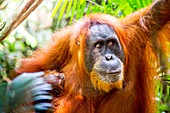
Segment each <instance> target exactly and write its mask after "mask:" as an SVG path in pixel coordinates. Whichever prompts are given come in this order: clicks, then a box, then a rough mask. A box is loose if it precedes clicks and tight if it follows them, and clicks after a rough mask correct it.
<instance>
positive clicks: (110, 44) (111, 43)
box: [107, 39, 116, 46]
mask: <svg viewBox="0 0 170 113" xmlns="http://www.w3.org/2000/svg"><path fill="white" fill-rule="evenodd" d="M115 43H116V41H115V40H113V39H111V40H109V41H108V43H107V44H108V46H113V45H114V44H115Z"/></svg>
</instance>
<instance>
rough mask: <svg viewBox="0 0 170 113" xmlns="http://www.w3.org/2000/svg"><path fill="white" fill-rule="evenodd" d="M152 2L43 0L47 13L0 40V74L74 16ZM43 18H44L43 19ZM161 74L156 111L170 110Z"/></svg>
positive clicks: (168, 79) (122, 11)
mask: <svg viewBox="0 0 170 113" xmlns="http://www.w3.org/2000/svg"><path fill="white" fill-rule="evenodd" d="M19 2H20V0H15V1H13V2H10V4H11V8H13V6H17V4H18V3H19ZM44 2H45V1H44ZM47 2H48V3H47ZM151 2H152V0H54V1H53V2H49V1H46V2H45V4H44V5H43V4H42V5H41V6H40V7H39V8H38V9H37V10H45V11H47V13H44V12H43V15H40V13H36V14H35V15H36V16H39V17H38V18H39V19H35V15H33V16H30V17H31V18H29V17H28V19H27V20H26V21H25V22H24V23H23V24H22V25H21V26H20V27H18V28H17V29H16V30H15V31H14V32H12V33H11V35H9V36H8V37H7V38H6V39H5V40H4V41H3V42H1V43H0V78H1V77H3V78H6V77H7V75H9V73H10V71H11V70H13V69H14V68H15V67H16V66H18V63H16V60H17V59H19V58H23V57H24V56H28V55H30V54H31V53H32V51H34V50H35V49H36V48H37V46H41V45H43V44H44V42H46V41H47V40H49V37H50V34H51V33H52V32H54V31H55V30H56V29H57V28H60V27H65V26H67V25H71V24H72V23H73V22H74V21H75V20H77V19H79V18H81V17H82V16H84V15H86V14H89V13H96V12H100V13H107V14H111V15H114V16H116V17H118V18H123V17H125V16H126V15H128V14H130V13H132V12H134V11H136V10H138V9H140V8H143V7H145V6H148V5H149V4H150V3H151ZM10 4H9V5H10ZM9 7H10V6H8V7H7V8H9ZM52 9H53V11H52ZM10 10H12V9H8V10H5V11H0V15H2V16H0V20H2V19H3V18H4V17H5V15H6V14H7V12H9V11H10ZM37 10H36V11H37ZM36 11H35V12H36ZM50 13H52V14H51V16H52V19H51V23H50V25H49V26H45V27H44V26H41V25H42V24H44V23H46V22H47V21H46V20H45V19H47V18H48V17H49V14H50ZM43 18H45V19H44V20H43ZM48 21H49V20H48ZM160 76H161V80H160V79H157V83H156V91H157V98H156V100H157V101H158V111H157V112H158V113H160V112H168V111H170V75H168V74H166V73H165V74H161V73H160ZM0 82H1V81H0Z"/></svg>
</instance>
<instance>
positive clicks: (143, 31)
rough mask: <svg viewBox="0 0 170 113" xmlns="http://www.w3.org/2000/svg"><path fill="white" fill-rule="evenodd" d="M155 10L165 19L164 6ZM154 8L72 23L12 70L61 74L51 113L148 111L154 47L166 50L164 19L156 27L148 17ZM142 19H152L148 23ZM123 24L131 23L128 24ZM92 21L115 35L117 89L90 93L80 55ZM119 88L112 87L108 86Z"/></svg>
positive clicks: (152, 106) (152, 102) (152, 107)
mask: <svg viewBox="0 0 170 113" xmlns="http://www.w3.org/2000/svg"><path fill="white" fill-rule="evenodd" d="M159 7H161V8H162V7H164V8H163V9H161V11H160V13H162V14H164V15H159V16H160V17H159V19H161V16H165V17H168V18H169V17H170V16H169V15H170V9H169V7H170V3H169V2H168V3H164V4H161V5H159ZM159 7H158V8H159ZM154 8H155V7H154ZM154 8H153V9H152V6H151V9H150V8H145V9H143V10H141V11H140V12H136V13H134V14H132V15H130V16H129V17H127V18H125V19H124V20H122V21H120V20H118V19H116V18H114V17H112V16H109V15H106V14H91V15H88V16H86V17H84V18H83V19H81V20H79V21H78V22H77V23H76V24H75V25H73V26H70V27H67V28H64V29H61V30H60V31H58V32H57V33H55V34H54V35H53V40H52V42H51V43H50V44H49V45H48V47H46V48H44V49H40V50H37V51H36V52H35V53H34V54H33V56H32V57H30V58H26V59H23V60H22V62H21V67H20V68H18V69H17V70H16V72H17V73H18V74H20V73H23V72H36V71H42V70H54V69H55V70H57V71H58V72H61V73H64V74H65V76H66V78H65V79H66V80H65V81H66V83H65V91H64V92H63V95H62V96H61V97H58V98H56V99H54V100H53V105H54V106H55V113H154V112H155V99H154V97H155V94H154V87H155V84H154V75H156V71H155V70H156V68H155V67H156V66H157V64H156V63H157V62H158V58H157V49H159V48H162V51H164V52H167V48H168V47H169V46H168V45H169V43H168V42H167V41H169V39H168V38H169V37H170V33H169V30H170V28H169V26H170V24H169V23H168V21H169V19H168V18H164V17H162V18H163V19H162V20H159V21H161V22H162V23H161V24H160V25H159V24H158V23H159V22H158V20H155V21H154V18H155V17H154V18H152V17H151V16H154V13H156V14H157V12H158V13H159V11H158V10H155V9H154ZM156 8H157V7H156ZM167 10H168V11H167ZM150 13H152V14H153V15H150ZM145 17H150V18H152V19H151V20H149V21H148V20H147V18H145ZM131 19H133V20H131ZM128 20H131V21H130V23H128ZM92 22H99V23H105V24H107V25H110V26H111V27H112V28H113V29H114V30H115V32H116V34H117V35H118V37H119V40H120V42H121V45H122V47H123V50H124V53H125V55H126V56H125V58H126V62H125V64H124V66H125V67H124V81H123V82H124V87H123V88H122V89H117V90H112V91H109V92H108V93H104V92H100V91H97V90H95V88H94V86H93V84H92V83H91V78H90V74H89V73H88V72H87V70H86V67H85V65H84V51H85V49H86V45H85V40H86V38H88V35H89V34H88V33H89V26H90V24H91V23H92ZM150 23H151V24H150ZM152 23H156V24H154V25H153V24H152ZM152 25H153V26H158V28H154V27H152ZM148 28H149V29H148ZM148 30H149V31H148ZM153 31H154V32H153ZM154 40H159V41H160V43H159V46H155V45H154V44H153V41H154ZM79 44H80V45H79ZM155 50H156V51H155ZM95 79H97V78H95ZM119 85H120V84H115V86H113V87H119ZM109 87H110V86H109ZM102 88H103V89H105V90H106V92H107V91H108V89H109V88H108V87H105V85H104V86H103V87H102Z"/></svg>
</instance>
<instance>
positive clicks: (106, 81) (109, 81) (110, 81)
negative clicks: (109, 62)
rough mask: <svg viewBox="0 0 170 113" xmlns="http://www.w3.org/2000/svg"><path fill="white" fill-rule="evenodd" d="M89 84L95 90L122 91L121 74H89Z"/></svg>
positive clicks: (122, 78) (93, 72)
mask: <svg viewBox="0 0 170 113" xmlns="http://www.w3.org/2000/svg"><path fill="white" fill-rule="evenodd" d="M90 78H91V82H92V84H93V86H94V88H95V89H96V90H100V91H103V92H107V93H108V92H110V91H111V90H113V89H122V87H123V80H124V77H123V72H120V73H117V74H113V73H105V74H100V73H98V72H96V71H92V72H91V73H90Z"/></svg>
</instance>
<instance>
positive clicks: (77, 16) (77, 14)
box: [76, 0, 81, 19]
mask: <svg viewBox="0 0 170 113" xmlns="http://www.w3.org/2000/svg"><path fill="white" fill-rule="evenodd" d="M80 6H81V2H80V0H78V2H77V13H76V19H78V18H79V12H80V10H81V9H80Z"/></svg>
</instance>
